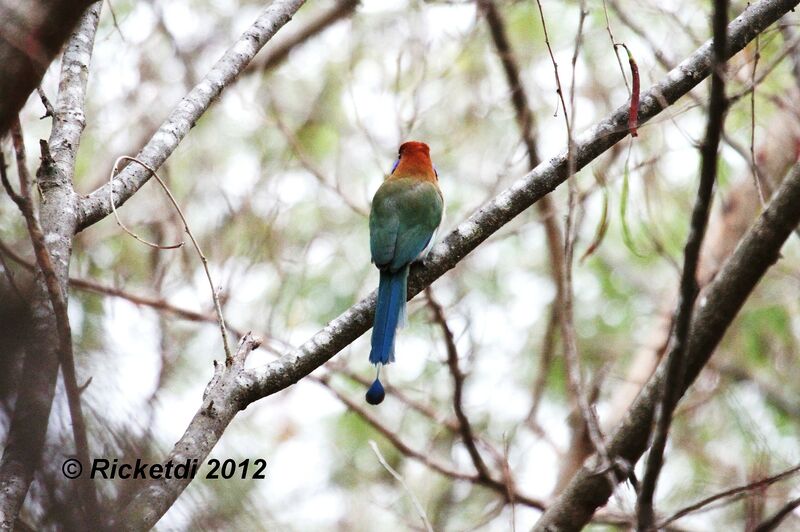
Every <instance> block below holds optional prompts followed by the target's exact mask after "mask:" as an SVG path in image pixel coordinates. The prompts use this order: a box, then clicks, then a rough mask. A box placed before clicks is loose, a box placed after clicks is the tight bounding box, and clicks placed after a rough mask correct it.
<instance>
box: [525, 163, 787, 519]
mask: <svg viewBox="0 0 800 532" xmlns="http://www.w3.org/2000/svg"><path fill="white" fill-rule="evenodd" d="M798 202H800V165H796V166H794V167H793V168H792V171H791V173H790V174H789V175H788V176H787V177H786V178H785V179H784V181H783V184H782V185H781V187H780V189H779V190H778V191H777V192H776V194H775V196H774V197H773V199H772V201H771V202H770V203H769V205H768V206H767V208H766V210H765V211H764V212H763V213H762V214H761V216H760V217H759V218H758V220H757V221H756V223H755V224H754V225H753V226H752V227H751V228H750V230H749V231H748V233H747V235H746V236H745V237H744V238H743V239H742V241H741V242H740V243H739V245H738V247H737V248H736V251H735V252H734V253H733V255H732V256H731V258H730V259H728V261H727V262H726V263H725V265H724V266H723V268H722V270H720V272H719V274H718V275H717V276H716V278H715V279H714V280H713V281H712V282H711V283H710V284H709V285H708V288H707V289H706V291H705V292H704V295H703V297H702V298H701V300H700V301H699V304H698V306H697V308H696V312H695V316H694V318H693V320H692V323H691V326H690V328H689V334H688V337H687V344H686V354H685V360H686V372H685V377H684V379H683V380H682V382H681V383H680V384H679V385H678V392H677V397H678V398H680V396H682V395H683V394H684V393H685V392H686V390H687V389H688V387H689V386H690V385H691V384H692V382H694V380H695V379H696V378H697V375H698V374H699V373H700V370H701V369H703V367H704V366H705V364H706V363H707V362H708V360H709V359H710V358H711V355H712V354H713V352H714V349H715V348H716V346H717V344H718V343H719V342H720V340H721V339H722V336H723V335H724V334H725V331H726V329H727V328H728V326H729V325H730V324H731V322H732V321H733V319H734V317H736V314H737V313H738V312H739V309H741V307H742V305H743V304H744V302H745V300H746V299H747V297H748V296H749V295H750V293H751V292H752V291H753V289H754V288H755V286H756V284H757V283H758V282H759V281H760V280H761V277H762V276H763V275H764V273H765V272H766V271H767V269H768V268H769V267H770V266H772V265H773V264H774V263H775V262H776V261H777V260H778V258H779V256H780V249H781V246H782V245H783V243H784V242H785V241H786V239H787V238H788V237H789V235H790V234H791V232H792V231H793V230H794V229H795V228H796V227H797V224H798V223H800V209H797V205H798ZM666 373H667V370H666V364H662V365H661V366H660V367H659V369H658V371H657V372H656V373H655V375H654V376H653V378H651V379H650V381H649V382H648V383H647V385H646V386H645V388H644V389H643V390H642V391H641V393H640V394H639V396H638V397H637V399H636V402H635V403H634V404H633V406H632V407H631V408H630V410H629V411H628V414H627V416H626V417H625V419H624V420H623V421H622V423H621V424H620V426H619V427H617V429H616V431H615V432H614V434H613V436H612V437H611V439H610V441H609V445H608V451H609V455H610V456H611V457H615V458H621V459H622V460H624V461H627V462H629V463H636V461H637V460H638V459H639V458H640V457H641V455H642V454H643V453H644V451H645V449H646V448H647V444H648V439H649V435H650V426H651V423H652V421H653V417H654V413H655V409H656V406H657V404H658V402H659V393H660V390H661V388H662V387H663V385H664V381H665V380H666ZM610 495H611V487H610V486H609V485H608V481H607V479H606V478H605V477H601V476H599V475H597V474H595V472H594V468H593V467H591V464H589V465H588V466H586V467H584V468H583V469H581V471H579V472H578V473H577V474H576V475H575V477H573V479H572V481H571V482H570V483H569V485H568V486H567V487H566V489H565V490H564V491H563V493H562V494H561V496H559V498H558V499H557V500H556V501H555V502H554V504H553V505H552V506H551V507H550V508H548V510H547V511H546V512H545V513H544V515H543V516H542V518H541V519H540V520H539V522H538V523H537V524H536V526H535V528H534V530H537V531H544V530H578V529H580V528H581V527H582V526H583V525H584V524H586V523H587V522H588V520H589V519H590V518H591V516H592V514H593V513H594V511H595V509H596V508H598V507H599V506H602V505H603V504H605V503H606V501H607V500H608V497H609V496H610Z"/></svg>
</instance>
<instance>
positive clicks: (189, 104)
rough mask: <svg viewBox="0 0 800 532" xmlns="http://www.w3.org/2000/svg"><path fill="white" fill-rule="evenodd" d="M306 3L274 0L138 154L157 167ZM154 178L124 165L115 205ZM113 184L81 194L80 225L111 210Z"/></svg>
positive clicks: (116, 184) (138, 167) (137, 167)
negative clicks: (87, 193)
mask: <svg viewBox="0 0 800 532" xmlns="http://www.w3.org/2000/svg"><path fill="white" fill-rule="evenodd" d="M304 3H305V0H275V1H274V2H273V3H272V4H270V5H269V7H267V9H265V10H264V12H263V13H262V14H261V16H259V17H258V19H256V21H255V22H254V23H253V25H252V26H250V27H249V28H248V29H247V31H245V32H244V33H243V34H242V36H241V37H240V38H239V40H238V41H236V43H234V45H233V46H231V47H230V48H229V49H228V51H227V52H225V55H223V56H222V58H221V59H220V60H219V61H217V63H216V64H215V65H214V66H213V67H212V68H211V71H209V73H208V74H207V75H206V77H204V78H203V79H202V80H201V81H200V83H198V84H197V85H196V86H195V87H194V88H193V89H192V90H191V92H189V94H187V95H186V97H184V98H183V100H181V101H180V103H179V104H178V106H177V107H176V108H175V109H174V110H173V111H172V113H171V114H170V115H169V117H168V118H167V120H166V121H165V122H164V123H163V124H161V127H160V128H158V131H156V133H155V134H154V135H153V137H152V138H151V139H150V140H149V141H148V142H147V144H146V145H145V146H144V148H142V151H140V152H139V154H138V155H137V156H136V158H137V159H139V160H140V161H142V162H144V163H145V164H147V165H148V166H150V167H151V168H153V169H155V170H158V168H159V167H160V166H161V165H162V164H164V161H166V160H167V157H169V156H170V155H171V154H172V152H173V151H175V149H176V148H177V147H178V144H180V142H181V141H182V140H183V138H184V137H185V136H186V135H187V134H188V133H189V130H190V129H192V127H194V124H195V122H197V120H199V119H200V117H201V116H202V115H203V113H205V112H206V110H207V109H208V108H209V107H210V106H211V104H212V103H214V101H215V100H216V99H217V98H218V97H219V95H220V93H222V90H223V89H224V88H225V87H227V86H228V85H230V84H231V83H233V81H234V80H235V79H236V78H237V77H238V76H239V74H241V73H242V71H243V70H244V69H245V67H247V65H248V64H249V63H250V61H252V60H253V58H254V57H255V55H256V53H258V51H259V50H260V49H261V48H262V47H263V46H264V45H265V44H266V43H267V41H269V40H270V39H271V38H272V36H273V35H275V33H276V32H277V31H278V30H279V29H281V28H282V27H283V26H284V25H285V24H286V23H287V22H289V21H290V20H291V19H292V16H294V14H295V13H296V12H297V10H298V9H300V6H302V5H303V4H304ZM149 179H150V172H148V171H147V170H146V169H144V168H143V167H142V166H141V165H139V164H130V165H128V166H127V167H125V169H124V170H123V171H122V172H120V175H119V176H117V178H116V179H115V180H114V185H113V190H114V193H113V196H114V203H115V205H116V206H117V207H119V206H120V205H122V204H123V203H125V202H126V201H127V200H128V199H129V198H130V197H131V196H133V194H134V193H136V191H137V190H139V188H140V187H141V186H142V185H144V184H145V183H147V181H148V180H149ZM109 188H110V185H108V184H106V185H104V186H102V187H100V188H99V189H97V190H95V191H94V192H92V193H91V194H89V195H88V196H86V197H85V198H82V199H81V202H80V216H79V220H78V230H79V231H82V230H83V229H86V227H88V226H90V225H92V224H93V223H95V222H97V221H98V220H101V219H102V218H104V217H105V216H107V215H109V214H110V213H111V205H110V203H109Z"/></svg>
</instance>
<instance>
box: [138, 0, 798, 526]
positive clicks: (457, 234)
mask: <svg viewBox="0 0 800 532" xmlns="http://www.w3.org/2000/svg"><path fill="white" fill-rule="evenodd" d="M799 1H800V0H761V1H760V2H756V3H754V4H751V5H750V6H748V8H747V10H746V11H745V12H743V13H742V14H741V15H740V16H739V17H738V18H737V19H736V20H734V21H733V22H731V24H730V25H729V26H728V42H729V47H728V55H729V56H730V55H732V54H734V53H736V52H738V51H740V50H741V49H742V48H743V47H744V46H745V45H746V44H747V43H748V42H749V41H750V40H751V39H753V38H754V37H755V36H756V35H758V34H759V33H760V32H762V31H764V29H766V28H767V27H768V26H769V25H770V24H772V23H773V22H775V21H776V20H778V19H779V18H780V17H781V16H783V14H785V13H786V12H788V11H789V10H790V9H792V8H793V7H795V6H796V5H797V3H798V2H799ZM711 55H712V46H711V43H710V42H707V43H705V44H704V45H703V46H701V47H700V48H699V49H698V50H697V51H695V52H694V53H693V54H692V55H691V56H689V57H688V58H687V59H686V60H685V61H683V63H681V65H679V66H678V67H677V68H675V69H674V70H673V71H671V72H670V73H669V74H668V76H667V77H666V78H665V79H664V80H663V81H661V82H660V83H658V84H657V85H655V86H654V87H652V88H651V89H650V90H648V91H647V92H645V93H643V94H642V98H641V107H640V111H639V120H640V125H643V124H644V123H645V122H647V121H648V120H650V119H651V118H653V117H654V116H656V115H657V114H659V113H660V112H661V111H663V110H664V109H665V108H666V107H667V106H669V105H671V104H672V103H674V102H675V101H676V100H677V99H678V98H680V97H681V96H683V95H685V94H686V93H687V92H688V91H690V90H691V89H692V88H693V87H695V86H696V85H697V84H699V83H700V82H701V81H702V80H703V79H704V78H705V77H707V76H708V75H709V73H710V70H711ZM627 123H628V105H627V104H626V105H624V106H622V107H620V108H619V109H617V110H616V111H614V112H613V113H612V114H611V115H610V116H608V117H607V118H605V119H604V120H602V121H600V122H599V123H598V124H596V125H595V126H594V127H593V128H591V129H590V130H588V131H586V132H585V133H583V134H582V135H580V136H578V137H577V138H576V139H575V144H574V146H573V149H572V150H570V154H571V156H572V157H573V160H572V161H573V162H574V164H573V165H568V161H567V153H566V151H564V152H562V153H560V154H559V155H557V156H555V157H553V158H552V159H550V160H548V161H546V162H544V163H542V164H540V165H539V166H537V167H536V168H535V169H534V170H533V171H531V172H530V173H529V174H527V175H526V176H524V177H522V178H520V179H519V180H517V181H516V182H515V183H514V184H512V185H511V187H509V188H508V189H507V190H505V191H504V192H502V193H501V194H499V195H498V196H496V197H495V198H494V199H492V200H491V201H489V202H488V203H487V204H486V205H485V206H484V207H483V208H481V209H480V210H479V211H478V212H476V213H475V214H473V215H472V216H470V217H469V218H468V219H467V220H466V221H464V222H462V223H461V224H460V225H459V226H458V227H457V228H456V229H455V230H453V231H452V232H451V233H450V234H449V235H447V236H446V237H445V238H444V240H443V241H442V242H440V243H439V244H438V245H437V246H436V247H434V249H433V250H432V252H431V254H430V255H429V256H428V258H427V259H426V264H425V265H424V266H421V265H416V266H415V267H414V268H413V272H412V274H411V276H410V277H409V292H408V296H409V297H413V296H414V295H416V294H418V293H419V292H420V291H422V290H423V289H424V288H425V287H426V286H428V285H429V284H431V283H432V282H433V281H434V280H436V279H438V278H439V277H441V276H442V275H444V274H445V273H446V272H447V271H448V270H450V269H452V268H453V267H454V266H455V265H456V264H457V263H458V262H459V261H460V260H461V259H463V258H464V257H465V256H466V255H467V254H468V253H469V252H471V251H472V250H473V249H475V248H476V247H477V246H478V245H480V244H481V243H482V242H483V241H485V240H486V239H487V238H489V237H490V236H491V235H492V234H494V233H495V232H496V231H497V230H499V229H500V228H501V227H503V226H504V225H505V224H506V223H508V222H509V221H510V220H512V219H513V218H514V217H515V216H517V215H518V214H520V213H521V212H523V211H525V210H526V209H527V208H528V207H530V206H531V205H533V204H534V203H535V202H536V201H538V200H539V199H541V198H542V197H544V196H545V195H546V194H547V193H549V192H551V191H552V190H554V189H555V188H556V187H557V186H558V185H560V184H561V183H563V182H564V181H565V180H566V179H567V178H568V177H569V168H570V167H571V168H572V169H573V170H574V171H577V170H580V169H581V168H583V167H584V166H586V165H587V164H588V163H590V162H591V161H592V160H593V159H595V158H596V157H598V156H599V155H600V154H602V153H603V152H604V151H605V150H607V149H609V148H610V147H611V146H613V145H614V144H616V143H617V142H619V141H620V140H621V139H622V138H624V137H625V136H627V134H628V125H627ZM788 181H790V182H793V181H794V180H792V179H789V180H788ZM797 181H800V177H799V178H798V179H797ZM797 188H798V189H800V186H798V187H797ZM797 194H798V195H799V196H800V190H799V191H798V193H797ZM789 195H791V193H790V194H789ZM771 207H772V211H776V210H777V212H780V213H786V212H787V210H789V211H790V210H791V209H792V205H791V203H789V204H788V205H787V204H785V202H783V203H781V202H773V204H772V205H771ZM795 210H796V209H795ZM767 212H768V213H769V217H768V221H767V222H765V223H763V224H761V226H762V227H761V228H759V229H758V230H759V231H761V232H763V233H770V234H771V235H772V236H773V240H772V241H771V242H769V243H768V240H767V239H765V240H763V241H761V240H757V241H756V243H755V245H756V246H762V245H763V247H761V248H759V249H756V253H761V254H760V255H756V257H755V263H756V264H762V268H761V269H760V271H758V272H755V275H756V277H754V278H752V279H751V277H752V276H753V275H754V272H753V271H752V269H748V267H747V263H746V262H744V263H743V265H744V267H740V268H739V269H737V270H736V271H735V272H734V274H732V275H730V278H731V279H733V282H738V281H741V282H742V283H743V284H742V286H746V285H747V283H748V282H749V281H752V284H753V285H754V284H755V282H756V281H757V279H758V277H760V275H761V274H763V272H764V271H765V270H766V268H767V267H768V265H769V264H772V262H774V261H775V260H776V258H777V257H776V253H777V249H778V248H779V247H780V242H782V240H780V242H779V241H778V238H779V233H780V232H781V231H782V230H783V228H784V225H785V221H788V220H790V219H791V218H792V216H790V215H788V213H787V216H786V217H785V220H781V219H776V218H775V213H774V212H770V211H769V210H768V211H767ZM791 214H792V215H795V214H796V215H797V216H800V211H798V212H795V213H791ZM795 223H796V221H795ZM772 225H775V226H776V227H774V228H773V227H772ZM776 235H777V236H776ZM740 251H741V248H740ZM752 256H753V255H752V250H750V249H748V250H747V257H752ZM740 260H741V259H740ZM717 282H718V283H719V282H720V281H719V280H718V281H717ZM733 286H736V285H733ZM722 290H723V294H727V293H729V292H730V291H731V290H730V288H729V287H728V286H723V288H722ZM748 293H749V291H748V290H745V291H744V292H737V294H738V297H740V299H739V300H738V302H736V303H735V308H733V307H731V313H730V316H728V321H725V320H724V319H723V320H722V321H720V320H716V321H715V316H711V317H707V314H708V313H707V312H706V313H703V314H701V316H699V317H698V319H702V320H705V321H703V322H702V323H705V322H707V321H708V320H711V322H710V323H708V324H707V325H706V326H705V327H704V330H706V332H707V335H711V337H712V338H714V340H713V344H714V345H715V344H716V342H717V341H718V340H719V337H721V335H722V333H723V332H724V329H725V327H726V326H727V324H728V323H729V321H730V319H732V317H733V315H734V314H735V313H736V311H737V310H738V308H739V306H741V304H742V303H743V301H744V299H745V298H746V296H747V294H748ZM722 303H724V304H728V305H730V304H731V303H729V302H728V301H727V300H723V301H722ZM374 307H375V293H373V294H371V295H370V296H368V297H366V298H364V299H363V300H361V301H359V302H358V303H356V304H355V305H353V306H352V307H350V308H349V309H348V310H347V311H345V312H344V313H342V314H341V315H340V316H339V317H337V318H336V319H334V320H333V321H331V322H330V323H329V324H328V325H327V326H326V327H325V328H323V329H322V330H321V331H319V332H317V333H316V334H315V335H314V336H313V337H311V338H310V339H309V340H307V341H306V342H305V343H304V344H303V345H301V346H300V347H298V348H297V349H295V350H293V351H291V352H289V353H287V354H285V355H283V356H282V357H281V358H280V359H278V360H276V361H274V362H271V363H269V364H266V365H264V366H260V367H256V368H247V369H245V368H239V369H237V368H234V369H232V370H231V371H230V373H231V375H229V376H228V377H227V378H226V380H225V382H223V383H221V381H220V380H219V379H217V382H216V384H215V383H212V385H210V386H209V393H208V394H207V397H206V398H205V399H204V402H203V405H202V406H201V407H200V409H199V410H198V412H197V413H196V414H195V416H194V418H193V419H192V421H191V422H190V423H189V426H188V427H187V429H186V431H185V432H184V434H183V436H181V438H180V440H178V442H177V443H176V444H175V446H174V447H173V450H172V451H171V452H170V454H169V456H168V458H167V459H168V460H170V459H171V460H173V461H174V462H178V461H181V460H184V459H186V458H187V457H191V458H195V459H198V460H200V461H202V460H204V459H205V457H206V456H208V453H210V452H211V449H212V448H213V447H214V445H216V443H217V441H218V440H219V438H220V437H221V436H222V433H223V432H224V431H225V428H226V427H227V425H228V424H229V423H230V422H231V421H232V420H233V418H234V417H235V416H236V414H237V413H238V411H239V410H241V409H243V408H246V407H247V405H249V404H250V403H252V402H254V401H256V400H258V399H261V398H263V397H266V396H268V395H271V394H273V393H276V392H278V391H280V390H283V389H285V388H287V387H288V386H291V385H292V384H294V383H296V382H297V381H299V380H300V379H302V378H303V377H305V376H306V375H308V374H309V373H311V372H312V371H313V370H314V369H316V368H318V367H319V366H321V365H322V364H324V363H325V362H326V361H327V360H329V359H330V358H331V357H333V356H334V355H335V354H336V353H338V352H339V351H340V350H341V349H343V348H344V347H346V346H347V345H348V344H350V343H351V342H353V341H354V340H355V339H356V338H358V337H359V336H360V335H362V334H363V333H364V332H365V331H366V330H367V329H368V328H369V326H370V325H371V323H372V317H373V314H374ZM711 308H713V307H711ZM704 341H706V342H708V341H709V340H708V339H706V338H705V337H704ZM710 347H713V345H711V346H710ZM710 347H709V348H710ZM696 349H698V346H693V345H690V350H689V354H690V355H691V354H693V353H695V352H696V351H694V350H696ZM691 358H692V357H690V360H691ZM701 366H702V363H701V364H700V366H698V367H696V368H693V367H690V368H689V371H688V374H690V375H692V371H694V372H695V373H694V375H696V372H697V371H699V369H700V367H701ZM209 402H211V403H212V405H213V408H210V407H209ZM639 408H640V409H641V408H644V409H645V410H644V414H640V415H639V417H642V415H647V416H652V410H647V408H650V409H652V404H650V405H649V406H645V407H642V406H639ZM649 419H652V417H649V418H648V421H647V422H648V423H649ZM619 437H622V438H623V441H624V443H625V445H630V444H629V443H628V442H627V441H625V440H624V438H625V437H630V436H626V435H624V433H623V436H619ZM645 443H646V438H645V442H644V443H640V446H641V447H642V449H641V450H639V451H638V454H636V453H635V452H630V451H628V452H627V453H622V452H620V450H619V446H620V445H621V444H620V443H619V442H616V443H615V442H612V445H610V446H609V454H610V455H611V456H612V457H616V456H621V457H622V458H626V456H628V455H631V456H633V455H634V454H636V457H638V455H639V454H641V452H642V451H643V447H644V445H645ZM632 449H633V450H634V451H635V450H636V447H633V448H632ZM634 461H635V460H634ZM586 476H587V474H586V473H585V472H584V471H581V472H580V473H579V474H578V475H577V476H576V478H575V479H574V480H573V482H572V483H570V485H569V486H568V487H567V490H566V492H565V495H564V496H562V497H561V498H560V499H559V500H563V499H564V498H565V497H567V495H568V494H569V493H570V492H571V490H572V489H573V486H574V484H575V483H576V482H577V483H581V482H583V481H584V480H585V477H586ZM588 476H589V477H590V479H591V478H594V477H593V475H592V474H591V473H589V474H588ZM598 478H602V480H601V481H600V485H599V486H598V485H593V486H592V489H594V490H595V491H596V495H592V496H591V500H592V501H594V502H595V503H596V504H601V503H602V502H604V501H605V499H606V498H607V493H608V492H609V489H610V487H609V485H608V480H607V479H606V478H605V476H601V477H598ZM189 482H190V479H174V478H173V479H160V480H153V481H151V482H149V483H147V484H146V485H145V486H144V488H143V489H142V490H141V491H140V492H139V493H138V494H137V495H136V497H135V498H134V500H133V501H132V502H131V504H129V506H128V508H126V509H125V511H124V512H123V515H122V517H123V519H124V521H125V522H128V523H132V524H131V525H130V526H131V528H134V529H135V528H140V527H142V526H152V525H153V524H154V523H155V522H156V521H157V520H158V519H159V518H160V517H161V515H163V513H164V512H166V510H167V509H168V508H169V506H170V505H171V504H172V502H173V501H174V500H175V499H176V498H177V497H178V495H180V493H181V492H182V491H183V489H184V488H185V487H186V486H187V485H188V483H189ZM567 499H569V497H567ZM573 502H574V501H573ZM562 506H563V504H557V505H556V506H554V507H553V508H551V509H548V511H547V513H546V515H555V514H554V512H555V513H557V512H559V511H560V510H559V508H561V507H562ZM593 511H594V507H592V508H591V509H588V508H584V509H583V510H580V509H579V508H576V509H575V514H574V519H575V521H576V522H586V520H588V519H589V518H590V517H591V514H592V513H593ZM586 512H588V514H587V513H586ZM548 519H550V518H549V517H548Z"/></svg>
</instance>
